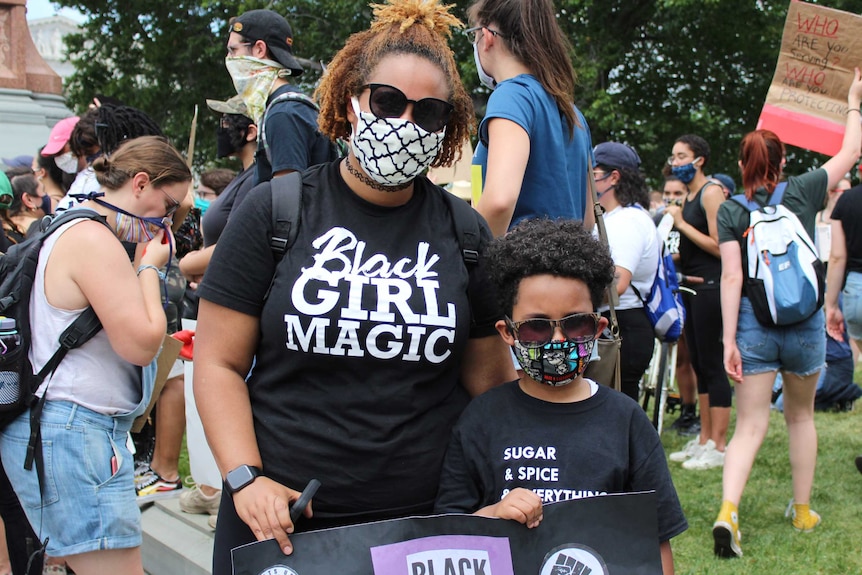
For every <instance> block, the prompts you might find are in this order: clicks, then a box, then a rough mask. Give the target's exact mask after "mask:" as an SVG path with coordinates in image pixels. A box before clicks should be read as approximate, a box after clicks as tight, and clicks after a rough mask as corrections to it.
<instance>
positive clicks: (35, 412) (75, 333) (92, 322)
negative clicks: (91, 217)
mask: <svg viewBox="0 0 862 575" xmlns="http://www.w3.org/2000/svg"><path fill="white" fill-rule="evenodd" d="M69 219H74V218H69ZM101 329H102V322H101V320H99V316H97V315H96V311H95V310H94V309H93V308H92V306H90V307H88V308H87V309H85V310H84V311H83V312H82V313H81V315H79V316H78V317H77V318H75V321H73V322H72V323H71V324H70V325H69V327H67V328H66V329H65V330H63V333H61V334H60V339H59V342H60V347H59V348H58V349H57V351H55V352H54V355H52V356H51V358H50V359H49V360H48V361H47V362H46V363H45V365H44V366H43V367H42V369H40V370H39V373H37V374H35V375H34V376H33V377H34V378H35V381H34V383H33V386H34V387H35V388H38V387H39V386H40V385H41V384H42V382H43V381H45V378H46V377H48V376H49V375H50V374H51V373H53V372H54V370H55V369H57V366H59V365H60V362H61V361H63V358H64V357H66V353H68V352H69V350H70V349H75V348H78V347H81V346H82V345H84V344H85V343H87V342H88V341H90V340H91V339H92V338H93V336H95V335H96V334H97V333H99V331H100V330H101ZM47 395H48V394H47V392H46V393H43V394H42V397H40V398H39V400H38V401H37V402H36V403H35V404H34V405H33V407H32V409H31V411H30V441H29V442H28V444H27V455H26V457H25V459H24V469H27V470H28V471H29V470H30V469H32V468H33V461H34V459H36V455H38V453H39V450H40V448H41V445H42V439H41V436H42V434H41V425H40V423H41V421H42V407H43V406H44V405H45V397H46V396H47ZM40 459H41V458H40ZM40 459H36V465H37V467H39V466H41V461H40ZM37 472H38V474H39V487H40V489H41V487H42V484H41V482H42V476H43V472H42V471H40V470H39V469H37Z"/></svg>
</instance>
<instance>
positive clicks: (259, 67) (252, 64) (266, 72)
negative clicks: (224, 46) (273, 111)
mask: <svg viewBox="0 0 862 575" xmlns="http://www.w3.org/2000/svg"><path fill="white" fill-rule="evenodd" d="M224 64H225V67H227V71H228V74H230V77H231V80H233V86H234V88H236V93H237V94H239V96H240V97H241V98H242V101H243V102H245V106H246V108H247V109H248V114H249V117H250V118H253V119H254V123H255V124H258V125H259V124H260V119H261V118H262V117H263V113H264V112H265V111H266V100H267V98H269V94H270V92H272V86H273V84H275V81H276V80H277V79H278V78H286V77H288V76H290V74H291V72H290V70H288V69H287V68H285V67H284V66H282V65H281V64H279V63H278V62H276V61H274V60H262V59H260V58H255V57H253V56H228V57H227V58H225V61H224Z"/></svg>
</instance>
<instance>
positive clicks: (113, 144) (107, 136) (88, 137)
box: [57, 104, 162, 211]
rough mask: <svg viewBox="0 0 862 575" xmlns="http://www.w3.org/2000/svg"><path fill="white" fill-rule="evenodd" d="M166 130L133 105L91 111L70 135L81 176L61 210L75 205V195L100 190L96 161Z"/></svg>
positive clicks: (58, 208)
mask: <svg viewBox="0 0 862 575" xmlns="http://www.w3.org/2000/svg"><path fill="white" fill-rule="evenodd" d="M161 135H162V130H161V128H159V126H158V124H156V123H155V122H154V121H153V119H152V118H150V117H149V116H148V115H147V114H146V113H145V112H144V111H142V110H139V109H137V108H132V107H131V106H123V105H113V104H102V105H101V106H98V107H93V108H90V109H89V110H87V112H86V113H85V114H83V115H82V116H81V119H80V120H79V121H78V123H77V124H75V128H74V129H73V130H72V135H71V136H69V146H70V147H71V149H72V153H73V154H74V155H75V156H76V157H77V158H78V169H79V171H78V175H77V177H76V178H75V181H74V182H72V185H71V186H70V187H69V193H68V194H67V195H66V198H64V200H63V201H62V202H61V203H60V205H59V206H57V211H62V210H65V209H68V208H70V207H72V206H73V205H74V203H75V196H77V195H80V194H85V195H86V194H89V193H91V192H98V191H99V182H98V181H97V180H96V173H95V172H94V171H93V168H92V164H93V161H94V160H95V159H96V158H98V157H100V156H103V155H104V156H109V155H111V154H112V153H113V152H114V150H116V149H117V148H118V147H119V145H120V144H122V143H123V142H125V141H126V140H131V139H133V138H139V137H141V136H161Z"/></svg>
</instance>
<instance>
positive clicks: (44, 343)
mask: <svg viewBox="0 0 862 575" xmlns="http://www.w3.org/2000/svg"><path fill="white" fill-rule="evenodd" d="M82 221H86V220H85V219H77V220H72V221H71V222H69V223H67V224H65V225H64V226H62V227H61V228H60V229H59V230H57V231H56V232H54V233H53V234H51V236H50V237H49V238H48V239H47V240H45V243H44V244H43V246H42V251H41V252H40V253H39V264H38V266H37V267H36V278H35V281H34V282H33V294H32V296H31V298H30V326H31V331H32V334H33V335H32V338H33V340H32V342H31V343H30V353H29V358H30V363H31V364H32V365H33V369H34V370H35V371H36V372H37V373H38V371H39V370H40V369H42V367H43V366H44V365H45V364H46V363H47V362H48V360H49V359H50V358H51V356H52V355H54V352H55V351H57V348H58V347H59V344H58V341H59V337H60V334H61V333H63V330H65V329H66V328H67V327H69V325H70V324H71V323H72V322H73V321H74V320H75V318H77V317H78V316H79V315H81V313H83V311H84V309H85V308H82V309H76V310H66V309H59V308H56V307H54V306H52V305H51V304H49V303H48V299H47V298H46V297H45V266H46V265H47V263H48V258H49V257H50V255H51V252H52V251H53V249H54V244H55V243H56V242H57V240H58V239H59V238H60V236H61V235H62V234H63V233H65V232H66V230H68V229H69V228H70V227H72V226H74V225H75V224H78V223H80V222H82ZM129 328H130V329H133V328H134V326H129ZM48 383H50V384H51V385H50V386H49V387H48V396H47V397H46V399H47V400H51V401H71V402H74V403H77V404H79V405H82V406H84V407H86V408H88V409H92V410H93V411H95V412H98V413H102V414H105V415H118V414H122V413H127V412H129V411H132V410H133V409H135V407H136V406H137V405H138V403H140V401H141V395H142V391H141V371H140V368H139V367H137V366H135V365H132V364H131V363H129V362H127V361H125V360H123V359H122V358H121V357H120V356H118V355H117V353H116V352H115V351H114V350H113V348H112V347H111V343H110V342H109V341H108V335H107V334H106V333H105V330H101V331H99V333H97V334H96V335H95V336H94V337H93V339H91V340H90V341H88V342H87V343H85V344H84V345H82V346H81V347H79V348H77V349H73V350H70V351H69V352H68V353H67V354H66V357H64V358H63V361H61V362H60V365H59V366H58V367H57V369H56V370H55V371H54V373H53V374H52V375H49V376H48V377H47V378H46V379H45V381H44V382H42V385H41V386H40V387H39V390H38V392H37V393H38V395H40V396H41V395H42V394H43V393H44V392H45V386H46V385H48Z"/></svg>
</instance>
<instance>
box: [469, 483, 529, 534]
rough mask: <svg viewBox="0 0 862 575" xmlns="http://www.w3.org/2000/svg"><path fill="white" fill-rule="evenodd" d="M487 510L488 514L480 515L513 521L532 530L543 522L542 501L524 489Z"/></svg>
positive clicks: (519, 489)
mask: <svg viewBox="0 0 862 575" xmlns="http://www.w3.org/2000/svg"><path fill="white" fill-rule="evenodd" d="M485 509H486V510H487V511H488V513H487V514H485V513H480V514H481V515H486V516H489V517H499V518H501V519H512V520H514V521H517V522H518V523H523V524H524V525H526V526H527V527H528V528H530V529H532V528H533V527H538V526H539V523H541V522H542V500H541V499H540V498H539V496H538V495H536V494H535V493H533V492H532V491H530V490H529V489H524V488H523V487H517V488H515V489H513V490H512V491H510V492H509V493H507V494H506V496H505V497H503V499H502V500H501V501H500V502H499V503H496V504H494V505H491V506H489V507H487V508H485ZM483 511H484V510H483Z"/></svg>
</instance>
